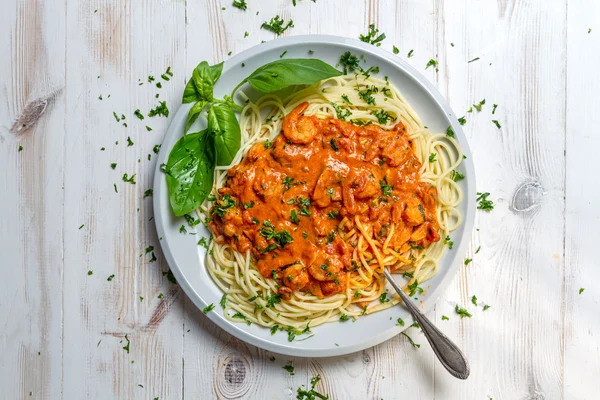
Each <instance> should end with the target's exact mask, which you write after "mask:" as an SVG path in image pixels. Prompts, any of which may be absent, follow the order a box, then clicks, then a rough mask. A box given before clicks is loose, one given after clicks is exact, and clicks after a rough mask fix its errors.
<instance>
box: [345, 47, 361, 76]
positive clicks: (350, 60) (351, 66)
mask: <svg viewBox="0 0 600 400" xmlns="http://www.w3.org/2000/svg"><path fill="white" fill-rule="evenodd" d="M340 65H341V66H342V67H344V74H347V73H348V72H354V71H362V68H361V66H360V60H359V59H358V57H356V56H355V55H354V54H352V53H350V52H349V51H347V52H345V53H344V54H342V55H341V56H340Z"/></svg>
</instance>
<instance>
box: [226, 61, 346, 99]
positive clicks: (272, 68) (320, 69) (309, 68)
mask: <svg viewBox="0 0 600 400" xmlns="http://www.w3.org/2000/svg"><path fill="white" fill-rule="evenodd" d="M340 75H342V72H340V71H338V70H337V69H335V68H333V67H332V66H331V65H329V64H327V63H325V62H323V61H321V60H317V59H314V58H290V59H285V60H278V61H274V62H272V63H269V64H265V65H263V66H262V67H260V68H258V69H257V70H256V71H254V72H253V73H251V74H250V76H248V77H247V78H246V79H244V80H243V81H242V82H241V83H240V84H239V85H238V87H240V86H241V85H242V84H244V83H245V82H248V83H249V84H250V86H252V87H253V88H254V89H256V90H258V91H259V92H263V93H269V92H274V91H276V90H280V89H283V88H286V87H288V86H292V85H311V84H313V83H317V82H319V81H322V80H323V79H327V78H331V77H334V76H340ZM236 89H237V88H236ZM234 92H235V90H234Z"/></svg>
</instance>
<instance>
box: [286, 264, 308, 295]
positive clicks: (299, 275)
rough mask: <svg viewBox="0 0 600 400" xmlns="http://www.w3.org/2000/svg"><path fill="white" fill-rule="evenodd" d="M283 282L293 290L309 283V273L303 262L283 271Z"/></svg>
mask: <svg viewBox="0 0 600 400" xmlns="http://www.w3.org/2000/svg"><path fill="white" fill-rule="evenodd" d="M283 283H284V284H285V286H287V287H289V288H290V289H292V290H300V289H302V288H303V287H304V286H306V285H307V284H308V273H307V272H306V268H304V265H302V264H295V265H292V266H289V267H287V268H286V269H285V270H284V271H283Z"/></svg>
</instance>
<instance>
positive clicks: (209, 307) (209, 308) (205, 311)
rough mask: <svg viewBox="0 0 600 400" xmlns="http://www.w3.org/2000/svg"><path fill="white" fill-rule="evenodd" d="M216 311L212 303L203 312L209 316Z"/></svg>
mask: <svg viewBox="0 0 600 400" xmlns="http://www.w3.org/2000/svg"><path fill="white" fill-rule="evenodd" d="M214 309H215V305H214V304H213V303H210V304H209V305H208V306H206V307H204V309H203V310H202V312H203V313H204V314H208V313H209V312H210V311H212V310H214Z"/></svg>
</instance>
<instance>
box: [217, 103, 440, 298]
mask: <svg viewBox="0 0 600 400" xmlns="http://www.w3.org/2000/svg"><path fill="white" fill-rule="evenodd" d="M307 106H308V103H303V104H300V105H299V106H298V107H297V108H296V109H294V110H293V111H292V112H291V113H290V114H288V115H287V116H286V117H285V119H284V121H283V132H282V134H281V135H279V136H277V138H276V139H275V140H274V142H273V143H271V144H270V145H265V144H263V143H260V144H256V145H254V146H253V147H252V148H251V149H250V150H249V152H248V155H247V157H246V158H245V159H244V160H243V161H242V162H241V163H240V164H238V165H236V166H234V167H232V168H231V169H230V170H229V171H228V177H227V181H226V184H225V185H224V187H222V188H221V189H219V194H220V195H221V199H220V200H218V201H217V202H216V204H215V206H213V208H212V210H211V214H212V215H211V216H212V221H211V222H210V226H211V228H212V230H213V231H214V233H215V237H217V240H219V241H220V242H221V243H228V244H229V245H231V246H232V247H233V248H234V249H235V250H237V251H239V252H241V253H243V254H245V253H246V252H247V251H248V250H250V251H251V254H252V258H253V260H254V261H255V263H256V267H257V269H258V270H259V271H260V273H261V274H262V275H263V276H264V277H268V278H274V279H276V280H277V281H278V284H279V286H280V289H279V293H280V294H282V295H283V296H284V297H288V296H289V295H290V294H291V293H292V291H294V290H302V291H306V292H310V293H312V294H314V295H317V296H319V297H325V296H330V295H332V294H335V293H340V292H342V291H344V290H345V289H346V287H347V284H348V278H349V276H348V275H349V274H350V273H351V271H352V270H355V269H356V268H357V267H358V264H357V260H353V259H352V252H353V247H352V246H353V245H356V244H355V243H347V242H345V241H344V240H342V239H341V238H340V236H339V235H338V232H339V231H338V229H339V225H340V222H341V221H342V220H343V219H344V218H348V219H349V220H350V221H349V222H350V223H348V224H345V226H344V229H345V230H349V229H352V226H353V225H354V224H353V221H354V217H355V216H359V218H360V221H361V222H362V223H363V224H364V225H367V226H369V227H370V230H371V232H372V237H373V239H374V240H378V241H380V242H381V243H383V242H384V240H386V238H387V237H388V233H389V232H390V226H391V224H392V223H393V224H394V227H395V228H394V234H393V236H392V237H391V239H390V242H389V247H391V248H392V249H395V250H397V251H398V252H400V253H404V252H406V251H408V250H409V249H410V248H411V247H418V246H423V247H427V246H428V245H429V244H430V243H432V242H436V241H439V239H440V237H439V234H438V230H439V224H438V221H437V219H436V198H437V191H436V189H435V187H433V186H431V185H429V184H426V183H423V182H420V176H419V170H420V168H421V163H420V162H419V160H418V159H417V157H416V155H415V152H414V149H413V144H412V143H411V141H410V138H409V137H408V134H407V132H406V128H405V127H404V125H402V123H398V124H397V125H396V126H395V127H394V128H393V129H392V130H389V131H388V130H384V129H382V128H380V127H378V126H376V125H367V126H363V127H359V126H355V125H353V124H350V123H347V122H343V121H340V120H337V119H335V118H327V119H319V118H317V117H316V116H303V115H302V113H303V112H304V111H305V110H306V107H307Z"/></svg>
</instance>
